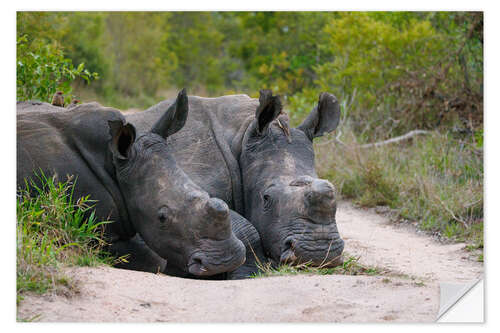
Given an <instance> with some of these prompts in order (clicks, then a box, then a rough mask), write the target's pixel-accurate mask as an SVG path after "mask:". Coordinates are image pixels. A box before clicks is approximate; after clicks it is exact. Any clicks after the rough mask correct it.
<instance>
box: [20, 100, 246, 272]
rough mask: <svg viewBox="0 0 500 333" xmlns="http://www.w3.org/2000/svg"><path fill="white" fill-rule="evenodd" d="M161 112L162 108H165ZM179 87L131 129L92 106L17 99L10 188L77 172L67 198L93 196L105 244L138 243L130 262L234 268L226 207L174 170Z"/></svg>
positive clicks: (238, 256)
mask: <svg viewBox="0 0 500 333" xmlns="http://www.w3.org/2000/svg"><path fill="white" fill-rule="evenodd" d="M165 110H166V111H165ZM187 113H188V102H187V95H186V92H185V90H182V91H181V92H180V93H179V95H178V96H177V98H176V100H175V101H173V103H172V105H170V106H169V107H167V108H165V109H164V110H163V112H162V114H161V115H160V117H158V119H157V121H155V122H154V124H153V125H152V126H151V127H149V128H147V129H141V130H137V129H136V127H135V126H134V125H132V124H130V123H128V122H127V121H126V119H125V118H124V116H123V115H122V114H121V112H120V111H118V110H116V109H113V108H109V107H102V106H100V105H99V104H98V103H87V104H81V105H78V106H75V107H73V108H71V109H70V110H68V109H63V108H58V107H54V106H52V105H50V104H48V103H40V102H20V103H18V104H17V186H18V188H22V187H23V186H24V184H25V179H27V178H32V179H33V180H34V181H36V178H35V177H34V174H35V173H36V172H40V171H41V172H43V173H44V174H45V175H46V176H48V177H51V176H53V175H54V176H55V177H56V179H59V180H61V179H62V178H64V177H65V176H66V175H74V176H75V177H76V185H75V190H74V194H73V195H74V197H82V196H86V195H90V196H91V199H94V200H97V203H96V206H95V214H96V217H97V218H98V219H100V220H107V221H113V222H112V223H109V224H106V225H105V235H106V239H107V240H108V241H109V242H110V243H111V244H112V245H111V249H114V250H116V251H120V250H123V251H126V250H129V249H130V248H137V242H135V241H134V240H135V239H136V237H138V236H140V238H141V239H142V240H144V242H145V244H147V248H148V249H150V253H146V252H147V251H146V252H145V253H139V252H137V253H136V257H137V258H138V259H137V260H138V261H137V262H136V263H135V264H134V263H132V264H131V265H130V266H129V267H131V268H135V269H144V268H145V267H146V266H148V265H149V268H148V269H150V268H151V265H150V263H143V262H141V259H140V258H141V256H142V255H145V256H148V255H149V257H150V258H151V255H150V254H151V253H154V255H155V256H156V257H153V259H158V258H161V259H165V260H166V261H167V263H168V266H169V267H171V269H176V270H178V271H180V272H184V273H189V274H191V275H194V276H211V275H216V274H221V273H224V272H228V271H234V270H235V269H236V268H238V267H239V266H240V265H242V264H243V262H244V261H245V247H244V245H243V243H242V242H241V241H240V240H239V239H238V238H237V237H236V236H235V234H234V233H233V232H232V229H231V221H230V212H229V208H228V205H227V204H226V203H225V202H224V201H222V200H221V199H218V198H214V197H211V196H210V195H209V194H208V193H207V192H206V191H204V190H203V189H202V188H201V187H200V186H199V185H197V184H195V183H194V182H193V181H192V180H191V179H190V178H189V177H188V175H186V173H185V172H184V171H183V170H182V169H181V168H179V166H178V164H177V163H176V160H175V157H174V156H173V154H172V152H171V148H170V146H169V145H167V141H166V140H167V138H170V137H171V136H172V135H174V134H175V133H176V132H178V131H179V130H180V129H181V128H182V127H183V126H184V124H185V122H186V118H187Z"/></svg>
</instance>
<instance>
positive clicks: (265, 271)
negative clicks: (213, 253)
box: [251, 253, 384, 278]
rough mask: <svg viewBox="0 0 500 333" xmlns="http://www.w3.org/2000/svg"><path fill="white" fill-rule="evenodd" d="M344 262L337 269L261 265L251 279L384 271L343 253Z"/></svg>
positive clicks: (369, 273)
mask: <svg viewBox="0 0 500 333" xmlns="http://www.w3.org/2000/svg"><path fill="white" fill-rule="evenodd" d="M343 256H344V258H346V259H344V262H343V264H342V265H340V266H337V267H321V266H320V267H313V266H311V264H309V263H304V264H299V265H294V266H292V265H289V264H283V265H279V266H278V267H273V265H272V263H270V262H267V263H263V264H262V263H261V264H258V265H257V266H258V267H259V272H258V273H255V274H253V275H252V276H251V277H253V278H258V277H268V276H283V275H297V274H316V275H332V274H337V275H378V274H381V273H383V271H384V270H382V269H380V268H377V267H371V266H366V265H362V264H360V263H359V259H360V257H359V256H358V257H355V256H352V255H349V254H346V253H344V255H343Z"/></svg>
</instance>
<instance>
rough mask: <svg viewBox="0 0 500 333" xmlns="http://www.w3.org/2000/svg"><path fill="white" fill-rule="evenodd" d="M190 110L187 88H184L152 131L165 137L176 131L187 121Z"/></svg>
mask: <svg viewBox="0 0 500 333" xmlns="http://www.w3.org/2000/svg"><path fill="white" fill-rule="evenodd" d="M188 111H189V105H188V97H187V94H186V88H184V89H182V90H181V91H180V92H179V95H177V99H176V100H175V102H174V104H172V105H171V106H170V107H169V108H168V110H167V111H166V112H165V113H164V114H163V116H161V118H160V119H159V120H158V121H157V122H156V123H155V124H154V125H153V128H152V129H151V132H152V133H156V134H158V135H161V136H162V137H164V138H167V137H168V136H170V135H172V134H174V133H176V132H177V131H179V130H180V129H181V128H182V127H184V124H185V123H186V119H187V115H188Z"/></svg>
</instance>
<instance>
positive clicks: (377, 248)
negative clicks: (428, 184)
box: [17, 202, 483, 322]
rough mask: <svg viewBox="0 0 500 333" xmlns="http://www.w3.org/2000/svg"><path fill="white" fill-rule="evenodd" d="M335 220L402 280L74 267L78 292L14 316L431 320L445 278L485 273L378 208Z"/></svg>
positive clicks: (343, 206) (351, 243) (39, 299)
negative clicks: (204, 276)
mask: <svg viewBox="0 0 500 333" xmlns="http://www.w3.org/2000/svg"><path fill="white" fill-rule="evenodd" d="M337 219H338V224H339V229H340V232H341V235H342V236H343V237H344V239H345V240H346V251H347V252H348V253H349V254H351V255H356V256H357V255H360V256H361V259H360V262H362V263H364V264H367V265H372V266H379V267H381V268H383V269H389V270H390V271H392V272H398V273H401V274H402V276H395V275H394V274H389V275H386V276H342V275H330V276H317V275H295V276H281V277H270V278H259V279H248V280H239V281H196V280H188V279H179V278H174V277H169V276H165V275H155V274H149V273H142V272H134V271H125V270H119V269H114V268H108V267H99V268H72V269H69V270H68V271H67V274H68V275H69V276H71V277H73V279H74V281H76V282H77V283H76V284H77V286H78V290H79V293H77V294H76V295H75V296H72V297H66V296H59V295H45V296H27V297H26V298H25V300H23V301H22V302H21V305H20V306H19V308H18V314H17V316H18V319H20V318H23V319H26V318H32V317H33V316H35V315H39V317H38V320H40V321H66V322H67V321H70V322H74V321H85V322H101V321H106V322H155V321H160V322H387V321H398V322H401V321H402V322H429V321H434V320H435V319H436V316H437V312H438V308H439V282H465V281H471V280H474V279H476V278H478V277H479V276H480V275H481V274H482V272H483V266H482V264H481V263H478V262H475V261H472V260H470V259H468V257H469V254H468V253H466V252H465V251H463V250H462V248H463V247H464V244H452V245H442V244H440V243H437V242H436V241H434V240H433V239H431V238H430V237H427V236H423V235H420V234H418V233H417V232H415V230H413V229H412V228H408V227H404V228H403V227H398V226H394V225H392V224H389V222H388V220H387V219H386V218H385V217H383V216H381V215H378V214H376V213H374V212H373V211H372V210H360V209H357V208H354V207H353V206H352V205H351V204H349V203H346V202H343V203H340V205H339V208H338V213H337ZM405 276H407V277H405ZM410 277H413V278H414V279H412V278H410ZM420 282H423V283H420Z"/></svg>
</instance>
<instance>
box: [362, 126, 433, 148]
mask: <svg viewBox="0 0 500 333" xmlns="http://www.w3.org/2000/svg"><path fill="white" fill-rule="evenodd" d="M429 133H430V132H429V131H424V130H413V131H410V132H408V133H406V134H405V135H401V136H397V137H395V138H391V139H388V140H384V141H379V142H374V143H367V144H364V145H361V146H360V148H373V147H380V146H384V145H388V144H390V143H395V142H399V141H403V140H407V139H409V138H411V137H413V136H415V135H420V134H429Z"/></svg>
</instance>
